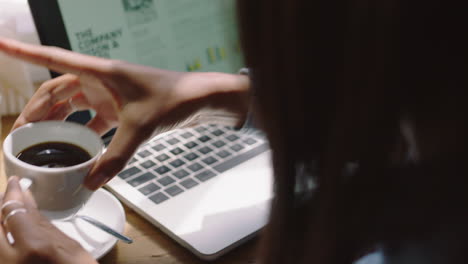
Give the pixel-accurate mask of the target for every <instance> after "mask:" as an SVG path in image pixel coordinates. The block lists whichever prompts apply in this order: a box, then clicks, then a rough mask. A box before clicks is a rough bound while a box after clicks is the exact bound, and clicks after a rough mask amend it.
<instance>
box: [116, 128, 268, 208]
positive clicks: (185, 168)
mask: <svg viewBox="0 0 468 264" xmlns="http://www.w3.org/2000/svg"><path fill="white" fill-rule="evenodd" d="M268 148H269V147H268V144H267V142H266V139H265V137H264V136H263V134H262V133H261V132H259V131H256V130H249V131H248V132H246V131H243V130H233V129H232V128H230V127H225V126H217V125H202V126H198V127H195V128H188V129H179V130H175V131H173V132H171V133H170V134H166V135H164V136H163V137H156V138H155V139H154V140H151V141H149V142H147V143H145V144H144V145H142V146H141V147H140V148H139V149H138V151H137V152H136V154H135V155H134V156H133V158H132V159H131V160H130V161H129V163H128V165H127V166H126V168H125V169H124V170H122V171H121V172H120V173H119V174H118V177H120V178H121V179H123V180H125V181H126V182H127V183H128V184H130V185H131V186H133V187H134V188H136V189H138V191H140V192H141V193H142V194H143V195H145V196H147V197H148V198H149V199H150V200H151V201H153V202H154V203H156V204H160V203H162V202H164V201H167V200H168V199H170V198H171V197H175V196H177V195H179V194H181V193H183V192H186V191H188V190H190V189H192V188H196V187H197V186H200V185H201V184H203V183H204V182H206V181H208V180H210V179H212V178H213V177H216V176H217V175H219V174H221V173H223V172H225V171H227V170H229V169H231V168H233V167H235V166H237V165H239V164H241V163H242V162H245V161H247V160H249V159H251V158H253V157H255V156H257V155H259V154H261V153H263V152H265V151H266V150H268Z"/></svg>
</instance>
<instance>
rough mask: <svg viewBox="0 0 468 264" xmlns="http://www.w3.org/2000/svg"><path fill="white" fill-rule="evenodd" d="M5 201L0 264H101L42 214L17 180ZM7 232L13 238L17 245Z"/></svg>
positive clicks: (12, 181) (11, 180)
mask: <svg viewBox="0 0 468 264" xmlns="http://www.w3.org/2000/svg"><path fill="white" fill-rule="evenodd" d="M2 198H3V199H1V200H0V204H1V205H2V210H1V211H0V219H1V220H2V223H1V225H0V263H67V264H68V263H97V262H96V261H95V260H94V259H93V257H92V256H91V255H90V254H89V253H88V252H87V251H85V250H84V249H83V248H82V247H81V245H80V244H79V243H78V242H76V241H74V240H72V239H71V238H69V237H68V236H66V235H65V234H64V233H62V232H61V231H60V230H58V229H57V228H56V227H55V226H54V225H52V224H51V223H50V221H49V220H48V219H46V218H45V217H44V216H42V215H41V214H40V213H39V211H38V210H37V208H36V204H35V202H34V199H33V198H32V195H31V194H30V193H29V192H23V191H22V190H21V188H20V185H19V183H18V178H17V177H16V176H12V177H10V178H9V180H8V186H7V190H6V192H5V194H4V195H3V197H2ZM12 212H16V213H12ZM7 232H10V233H11V235H12V236H13V238H14V243H13V244H10V242H9V241H8V239H7V235H6V234H7Z"/></svg>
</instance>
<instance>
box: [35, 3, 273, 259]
mask: <svg viewBox="0 0 468 264" xmlns="http://www.w3.org/2000/svg"><path fill="white" fill-rule="evenodd" d="M29 4H30V8H31V11H32V14H33V18H34V21H35V23H36V27H37V30H38V33H39V37H40V39H41V42H42V43H43V44H46V45H54V46H60V47H63V48H67V49H70V50H74V51H77V52H81V53H86V54H91V55H96V56H101V57H108V58H113V59H121V60H126V61H130V62H134V63H139V64H144V65H148V66H154V67H160V68H164V69H170V70H178V71H220V72H230V73H235V72H237V71H238V69H240V68H241V67H243V62H242V54H241V52H240V48H239V42H238V36H237V32H236V17H235V6H234V0H217V1H197V0H191V1H190V0H160V1H158V0H119V1H116V0H100V1H95V0H80V1H76V0H43V1H35V0H30V1H29ZM53 75H55V74H53ZM269 157H270V150H269V147H268V144H267V142H266V140H265V137H264V135H262V133H260V132H259V131H255V130H249V131H248V132H245V131H243V130H240V131H237V130H234V129H232V128H231V127H225V126H220V125H211V124H207V125H202V126H198V127H194V128H189V129H183V130H175V131H170V132H168V133H165V134H162V135H159V136H157V137H155V138H152V139H151V140H149V141H148V142H146V143H145V144H144V145H142V146H141V147H140V148H139V150H138V151H137V153H136V154H135V156H134V157H133V158H132V160H131V161H130V162H129V164H128V165H127V166H126V168H125V169H124V170H123V171H122V172H120V173H119V174H118V175H117V176H116V177H115V178H114V179H113V180H112V181H110V182H109V183H108V184H107V185H106V188H108V189H109V190H111V191H112V192H113V193H114V194H115V195H116V196H117V197H118V198H119V199H120V200H121V201H122V202H124V203H125V204H127V205H128V206H129V207H131V208H132V209H134V210H135V211H136V212H137V213H139V214H141V215H142V216H143V217H144V218H146V219H147V220H148V221H149V222H151V223H152V224H154V225H155V226H156V227H158V228H160V229H161V230H163V231H164V232H166V233H167V234H168V235H169V236H170V237H172V238H173V239H174V240H176V241H177V242H179V243H180V244H181V245H182V246H184V247H186V248H187V249H189V250H190V251H192V252H193V253H194V254H196V255H197V256H199V257H200V258H203V259H215V258H217V257H219V256H221V255H222V254H224V253H225V252H227V251H229V250H230V249H232V248H234V247H235V246H237V245H239V244H240V243H242V242H243V241H246V240H248V239H249V238H251V237H252V236H254V235H255V234H256V233H257V232H258V231H259V230H260V229H261V228H262V227H264V226H265V224H266V223H267V219H268V214H269V203H270V200H271V198H272V185H273V183H272V171H271V165H270V158H269Z"/></svg>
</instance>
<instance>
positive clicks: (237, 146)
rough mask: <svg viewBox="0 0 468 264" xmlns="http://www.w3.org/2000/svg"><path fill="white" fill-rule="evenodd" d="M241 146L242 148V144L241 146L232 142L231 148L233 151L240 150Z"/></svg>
mask: <svg viewBox="0 0 468 264" xmlns="http://www.w3.org/2000/svg"><path fill="white" fill-rule="evenodd" d="M243 148H244V146H242V145H240V144H234V145H232V146H231V149H232V150H234V151H241V150H242V149H243Z"/></svg>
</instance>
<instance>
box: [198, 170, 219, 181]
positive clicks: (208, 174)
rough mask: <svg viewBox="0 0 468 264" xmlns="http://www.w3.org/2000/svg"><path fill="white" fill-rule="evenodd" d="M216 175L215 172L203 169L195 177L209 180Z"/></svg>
mask: <svg viewBox="0 0 468 264" xmlns="http://www.w3.org/2000/svg"><path fill="white" fill-rule="evenodd" d="M214 176H216V174H214V172H212V171H209V170H206V171H203V172H201V173H199V174H197V175H195V178H197V179H199V180H200V181H207V180H209V179H211V178H213V177H214Z"/></svg>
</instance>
